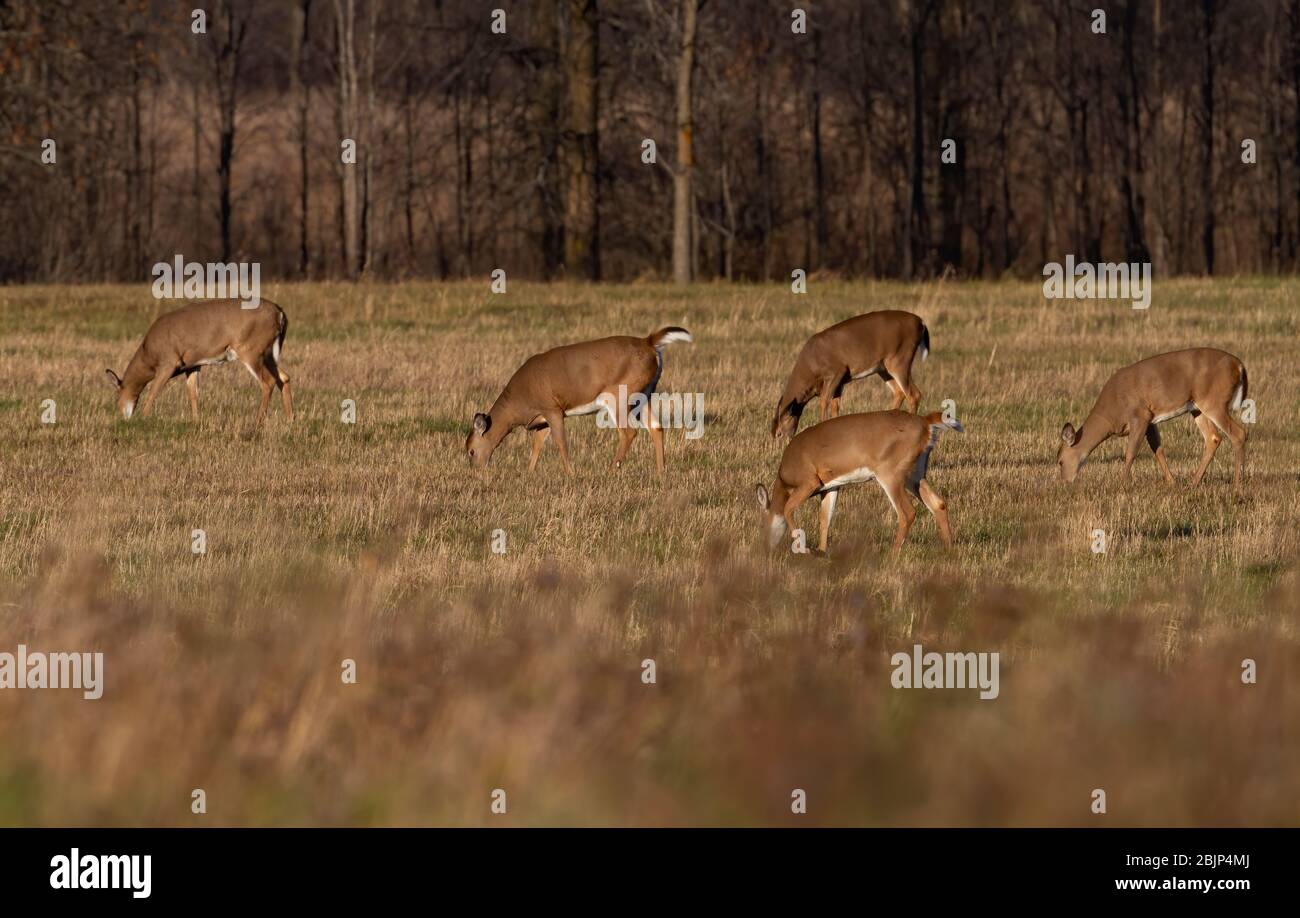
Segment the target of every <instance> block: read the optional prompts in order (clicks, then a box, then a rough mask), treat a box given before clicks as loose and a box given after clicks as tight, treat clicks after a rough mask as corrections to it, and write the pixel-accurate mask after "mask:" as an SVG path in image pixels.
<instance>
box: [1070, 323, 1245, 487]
mask: <svg viewBox="0 0 1300 918" xmlns="http://www.w3.org/2000/svg"><path fill="white" fill-rule="evenodd" d="M1249 391H1250V387H1249V381H1248V379H1247V377H1246V365H1245V364H1244V363H1242V362H1241V360H1240V359H1239V358H1237V357H1234V356H1233V355H1232V354H1229V353H1227V352H1226V351H1220V350H1215V349H1214V348H1208V347H1197V348H1190V349H1188V350H1184V351H1172V352H1170V353H1168V354H1159V355H1157V356H1155V357H1148V358H1147V359H1146V360H1141V361H1138V362H1137V363H1135V364H1133V365H1132V366H1127V367H1124V368H1123V369H1121V370H1116V371H1115V373H1114V375H1113V376H1111V378H1110V379H1109V380H1108V381H1107V382H1106V385H1104V386H1102V389H1101V394H1100V395H1098V396H1097V403H1096V404H1095V405H1093V408H1092V411H1091V413H1089V415H1088V417H1087V418H1086V419H1085V420H1084V422H1083V424H1082V425H1080V427H1079V429H1078V430H1075V428H1074V426H1073V425H1072V424H1066V425H1065V426H1064V427H1063V428H1062V429H1061V441H1062V442H1061V446H1060V447H1059V449H1058V450H1057V454H1056V462H1057V465H1058V466H1060V469H1061V477H1062V478H1064V479H1065V480H1066V481H1074V479H1075V476H1077V475H1078V473H1079V469H1080V467H1081V466H1082V465H1083V463H1084V461H1085V460H1086V459H1087V458H1088V455H1089V454H1090V453H1091V452H1092V451H1093V450H1094V449H1096V448H1097V447H1098V446H1100V445H1101V444H1102V443H1104V442H1105V441H1106V440H1108V439H1110V438H1111V437H1127V439H1128V445H1127V447H1126V448H1125V450H1124V475H1125V477H1126V478H1129V479H1132V477H1133V460H1134V459H1135V458H1136V457H1137V452H1138V449H1139V448H1140V447H1141V445H1142V441H1143V440H1144V439H1145V440H1146V441H1147V444H1148V445H1149V446H1150V447H1151V451H1152V452H1153V453H1154V454H1155V459H1156V464H1157V465H1158V466H1159V467H1160V471H1161V473H1162V474H1163V475H1164V477H1165V481H1167V482H1168V483H1170V484H1173V480H1174V477H1173V475H1171V474H1170V473H1169V463H1168V462H1166V461H1165V452H1164V447H1162V446H1161V444H1160V432H1159V430H1157V428H1156V425H1157V424H1162V423H1164V422H1165V421H1168V420H1171V419H1173V418H1176V417H1179V416H1180V415H1183V414H1188V413H1190V414H1191V415H1192V417H1193V418H1195V419H1196V427H1197V429H1198V430H1199V431H1200V432H1201V438H1202V439H1203V440H1204V441H1205V452H1204V454H1203V456H1202V457H1201V465H1200V467H1199V468H1198V469H1197V470H1196V473H1195V474H1194V475H1193V476H1192V487H1196V485H1198V484H1200V481H1201V478H1202V476H1204V475H1205V470H1206V469H1207V468H1208V467H1209V465H1210V460H1212V459H1213V458H1214V453H1215V451H1216V450H1217V449H1218V448H1219V443H1220V442H1221V441H1222V438H1223V437H1225V436H1226V437H1227V438H1228V439H1229V440H1231V441H1232V448H1233V452H1234V453H1235V454H1236V460H1237V465H1236V469H1235V471H1234V473H1233V486H1234V487H1236V488H1237V489H1238V490H1240V488H1241V479H1242V475H1243V474H1244V472H1245V468H1246V428H1245V427H1244V426H1243V425H1241V424H1240V423H1238V422H1237V421H1236V420H1235V419H1234V418H1233V417H1232V412H1233V411H1234V410H1236V409H1237V408H1239V407H1241V403H1242V401H1243V400H1244V399H1245V398H1246V397H1247V395H1248V394H1249Z"/></svg>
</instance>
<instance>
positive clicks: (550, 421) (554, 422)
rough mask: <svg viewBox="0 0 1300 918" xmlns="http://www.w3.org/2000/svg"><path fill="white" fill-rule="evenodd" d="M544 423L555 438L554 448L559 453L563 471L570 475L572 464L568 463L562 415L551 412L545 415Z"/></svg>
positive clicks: (567, 449) (567, 447)
mask: <svg viewBox="0 0 1300 918" xmlns="http://www.w3.org/2000/svg"><path fill="white" fill-rule="evenodd" d="M546 423H547V425H548V426H549V427H550V428H551V433H552V434H553V435H554V436H555V448H556V449H558V450H559V451H560V460H561V461H562V462H563V463H564V470H565V471H566V472H568V473H569V474H570V475H572V474H573V463H572V462H570V461H569V441H568V440H566V439H565V438H564V413H563V412H553V413H551V414H548V415H546Z"/></svg>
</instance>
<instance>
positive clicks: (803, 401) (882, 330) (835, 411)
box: [772, 309, 930, 438]
mask: <svg viewBox="0 0 1300 918" xmlns="http://www.w3.org/2000/svg"><path fill="white" fill-rule="evenodd" d="M918 351H920V353H921V359H922V360H924V359H925V358H926V357H927V356H928V355H929V353H930V332H929V330H928V329H927V328H926V327H925V323H924V322H922V321H921V317H920V316H917V315H914V314H912V313H910V312H902V311H900V310H896V309H889V310H883V311H880V312H869V313H867V314H866V315H861V316H854V317H853V318H852V319H846V320H844V321H843V322H840V323H839V324H837V325H832V326H831V327H830V328H827V329H824V330H823V331H820V332H818V333H817V334H815V335H813V336H812V337H811V338H809V339H808V341H807V343H806V344H804V346H803V349H802V350H800V351H799V357H798V359H797V360H795V364H794V369H793V370H791V371H790V378H789V380H788V381H787V382H786V384H785V389H784V391H783V392H782V393H781V398H780V399H779V400H778V401H777V404H776V416H775V417H774V418H773V419H772V436H773V437H778V438H780V437H792V436H794V433H795V431H796V430H798V429H799V417H800V415H801V414H803V410H804V406H805V405H807V404H808V402H810V401H812V399H813V397H814V396H818V395H820V396H821V410H820V413H819V416H818V420H822V421H824V420H826V417H827V414H828V413H829V415H830V416H831V417H836V416H838V415H839V413H840V398H841V396H842V394H843V392H844V386H845V385H846V384H848V383H849V382H850V381H852V380H855V379H864V378H865V377H868V376H879V377H880V378H881V379H882V380H884V382H885V384H886V385H888V386H889V388H890V390H891V392H892V393H893V404H891V405H890V408H891V409H896V408H898V407H899V406H901V405H902V404H903V401H904V400H906V401H907V404H908V407H909V408H911V410H912V411H913V413H915V412H916V411H917V410H918V408H919V406H920V402H921V390H920V389H918V388H917V387H916V385H915V384H914V383H913V382H912V360H913V358H915V356H916V354H917V352H918Z"/></svg>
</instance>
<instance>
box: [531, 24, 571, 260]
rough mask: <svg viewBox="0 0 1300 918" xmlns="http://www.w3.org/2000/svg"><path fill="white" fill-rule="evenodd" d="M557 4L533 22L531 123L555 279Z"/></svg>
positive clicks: (544, 249)
mask: <svg viewBox="0 0 1300 918" xmlns="http://www.w3.org/2000/svg"><path fill="white" fill-rule="evenodd" d="M560 13H561V7H560V6H559V4H558V3H557V0H541V2H540V3H539V6H538V11H537V16H536V18H535V19H534V20H533V51H534V65H533V67H532V73H533V94H532V98H531V110H530V112H529V120H530V122H531V126H532V133H533V137H534V142H535V143H536V144H537V175H536V178H535V179H534V185H533V187H534V191H535V193H536V200H537V212H538V219H539V220H540V222H541V257H542V273H543V276H545V277H548V278H549V277H554V276H555V274H556V272H558V271H559V269H560V266H561V265H562V264H563V263H564V221H563V219H562V204H561V195H562V190H561V188H560V162H559V157H560V131H559V124H560V113H561V105H560V88H561V86H560V74H559V43H560V35H559V24H560Z"/></svg>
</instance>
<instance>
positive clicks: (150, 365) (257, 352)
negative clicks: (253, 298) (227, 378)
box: [107, 299, 293, 424]
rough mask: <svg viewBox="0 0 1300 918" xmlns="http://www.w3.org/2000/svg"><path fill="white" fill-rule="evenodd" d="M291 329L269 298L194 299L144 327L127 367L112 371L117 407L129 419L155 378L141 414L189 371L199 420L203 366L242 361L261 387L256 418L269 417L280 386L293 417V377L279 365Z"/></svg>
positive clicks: (189, 385) (188, 380) (188, 383)
mask: <svg viewBox="0 0 1300 918" xmlns="http://www.w3.org/2000/svg"><path fill="white" fill-rule="evenodd" d="M288 328H289V320H288V319H287V318H286V317H285V314H284V310H283V309H281V308H280V307H279V306H277V305H276V304H275V303H272V302H271V301H270V300H267V299H263V300H262V301H261V303H260V304H259V305H258V306H257V307H256V308H254V309H244V308H243V307H242V306H241V303H240V301H239V300H216V301H204V302H198V303H191V304H190V305H188V306H183V307H182V308H180V309H177V310H176V311H175V312H169V313H166V314H164V315H161V316H159V317H158V318H157V319H156V320H154V323H153V324H152V325H150V326H149V330H148V331H147V332H145V335H144V340H143V341H141V342H140V346H139V347H138V348H136V351H135V356H133V357H132V358H131V362H130V363H128V364H127V365H126V372H124V373H123V374H122V375H121V376H118V375H117V374H116V373H114V372H113V371H112V370H108V371H107V372H108V379H109V381H110V382H111V383H112V384H113V387H114V388H115V389H116V390H117V410H118V411H119V412H120V413H121V415H122V417H124V418H126V419H127V420H130V419H131V416H132V415H133V414H134V413H135V405H136V401H137V400H138V399H139V397H140V393H141V392H142V391H144V388H145V386H148V385H149V384H150V383H151V382H152V383H153V385H152V386H149V394H148V396H147V397H146V398H145V402H144V406H143V408H141V413H142V414H148V413H149V411H150V410H151V409H152V408H153V403H154V402H155V401H157V399H158V395H159V393H161V392H162V390H163V389H164V388H165V387H166V385H167V383H168V382H170V381H171V380H172V379H173V378H174V377H176V376H180V375H182V374H184V376H185V388H186V389H188V390H189V396H190V413H191V414H192V415H193V417H194V420H196V421H197V420H198V419H199V370H200V369H201V368H202V367H205V366H211V365H214V364H219V363H228V362H229V361H232V360H238V361H239V362H240V363H242V364H243V365H244V366H245V367H247V368H248V372H249V373H251V374H253V378H254V379H255V380H257V382H258V385H260V386H261V387H262V403H261V405H260V406H259V407H258V409H257V422H258V423H259V424H260V423H261V422H262V419H263V418H264V417H265V416H266V406H267V404H268V403H269V402H270V400H271V390H272V389H274V388H275V387H276V386H279V387H280V394H281V396H282V397H283V399H284V413H285V415H286V416H287V417H288V418H289V419H290V420H293V398H292V396H290V394H289V376H288V374H286V373H285V372H284V371H283V370H281V369H280V349H281V348H282V347H284V334H285V332H286V331H287V330H288Z"/></svg>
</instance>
